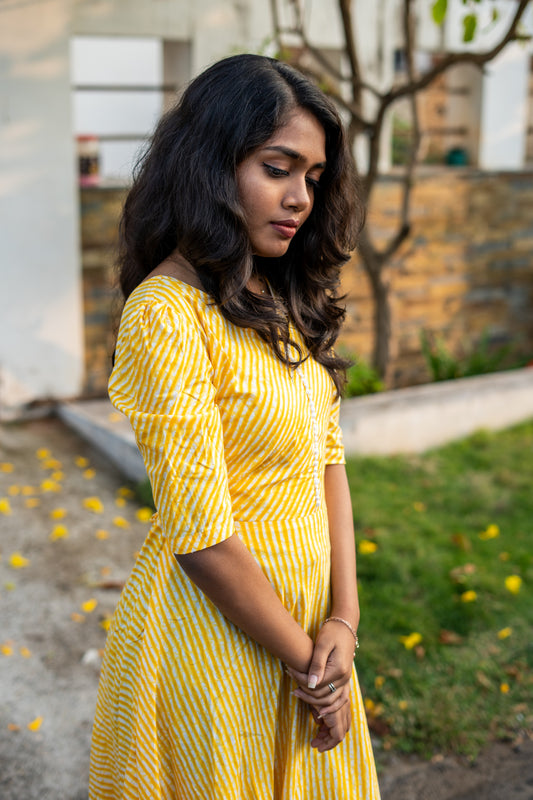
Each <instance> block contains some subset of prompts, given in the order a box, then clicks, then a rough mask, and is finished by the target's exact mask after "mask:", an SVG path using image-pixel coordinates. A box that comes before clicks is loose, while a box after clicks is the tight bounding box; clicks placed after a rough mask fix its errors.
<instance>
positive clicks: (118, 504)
mask: <svg viewBox="0 0 533 800" xmlns="http://www.w3.org/2000/svg"><path fill="white" fill-rule="evenodd" d="M115 505H116V507H117V508H124V506H125V505H126V498H125V497H115Z"/></svg>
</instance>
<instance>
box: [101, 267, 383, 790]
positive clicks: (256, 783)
mask: <svg viewBox="0 0 533 800" xmlns="http://www.w3.org/2000/svg"><path fill="white" fill-rule="evenodd" d="M293 335H295V336H296V333H295V332H294V331H293ZM109 389H110V397H111V400H112V402H113V404H114V405H115V406H116V408H118V409H119V410H120V411H122V412H124V413H125V414H126V415H127V416H128V417H129V419H130V421H131V424H132V426H133V429H134V431H135V435H136V438H137V442H138V445H139V448H140V450H141V453H142V455H143V458H144V461H145V464H146V468H147V471H148V475H149V477H150V481H151V483H152V488H153V492H154V498H155V503H156V507H157V509H158V511H157V514H156V515H155V516H154V518H153V523H152V527H151V530H150V533H149V535H148V537H147V539H146V541H145V543H144V545H143V547H142V549H141V552H140V554H139V556H138V559H137V561H136V564H135V567H134V570H133V573H132V575H131V577H130V579H129V580H128V582H127V584H126V586H125V588H124V591H123V593H122V595H121V598H120V601H119V603H118V606H117V609H116V612H115V615H114V619H113V622H112V625H111V628H110V631H109V634H108V639H107V644H106V651H105V657H104V664H103V667H102V674H101V678H100V685H99V691H98V702H97V712H96V718H95V722H94V731H93V741H92V753H91V777H90V798H91V800H108V799H111V798H113V799H114V800H115V799H116V800H118V798H120V799H121V800H123V799H125V798H128V799H129V798H143V800H171V798H172V800H378V798H379V789H378V785H377V779H376V773H375V768H374V760H373V756H372V749H371V744H370V740H369V735H368V729H367V724H366V719H365V714H364V709H363V705H362V701H361V696H360V692H359V687H358V684H357V678H356V675H355V671H354V679H353V681H352V685H353V690H352V695H353V696H352V709H353V721H352V727H351V729H350V731H349V733H348V734H347V736H346V738H345V739H344V741H343V742H342V743H341V744H340V745H338V746H337V747H336V748H334V749H333V750H330V751H328V752H326V753H317V752H316V750H314V749H313V748H311V746H310V741H311V739H312V738H313V736H314V735H315V732H316V727H315V724H314V722H313V720H312V717H311V715H310V713H309V709H308V706H305V705H304V704H303V703H302V702H301V701H300V700H298V699H297V698H295V697H294V696H293V695H292V694H291V692H292V690H293V689H294V688H295V686H294V684H293V683H291V680H290V678H289V676H288V675H287V674H286V673H285V672H284V670H283V666H282V664H281V663H280V662H279V661H278V660H277V659H276V658H274V657H273V656H271V655H270V653H269V652H267V651H266V650H265V649H264V648H263V647H261V646H260V645H258V644H256V643H255V642H254V641H253V640H251V639H250V638H249V637H247V636H246V635H245V634H244V633H242V632H241V631H240V630H239V629H238V628H237V627H236V626H234V625H233V624H232V623H231V622H228V620H227V619H225V617H223V616H222V614H221V613H220V612H219V611H218V609H217V608H216V607H215V606H214V605H213V604H212V603H211V602H210V601H209V600H208V599H207V597H206V596H205V595H204V594H203V593H202V592H201V591H200V590H199V589H198V588H197V587H196V586H195V584H194V583H193V582H192V581H191V580H189V578H188V577H187V576H186V574H185V573H184V572H183V571H182V569H181V568H180V566H179V564H178V562H177V560H176V558H175V556H174V554H175V553H178V554H180V553H189V552H192V551H195V550H199V549H202V548H205V547H209V546H211V545H214V544H216V543H217V542H221V541H223V540H225V539H227V538H228V537H230V536H232V535H233V534H237V535H238V536H239V537H241V539H242V540H243V541H244V542H245V544H246V545H247V546H248V548H249V549H250V551H251V553H252V554H253V555H254V557H255V558H256V559H257V561H258V562H259V564H260V565H261V567H262V569H263V570H264V572H265V573H266V575H267V577H268V579H269V580H270V582H271V583H272V585H273V587H274V588H275V590H276V592H277V594H278V595H279V597H280V599H281V601H282V603H283V604H284V605H285V607H286V608H287V609H288V610H289V611H290V613H291V614H292V615H293V616H294V617H295V619H296V620H297V621H298V622H299V624H300V625H301V626H302V627H303V628H304V629H305V630H306V631H307V632H308V633H309V635H310V636H311V637H313V638H315V637H316V634H317V631H318V629H319V626H320V624H321V622H322V621H323V620H324V619H325V617H326V616H327V613H328V595H329V568H330V558H329V536H328V526H327V517H326V509H325V504H324V487H323V473H324V467H325V465H326V464H333V463H342V462H343V450H342V442H341V437H340V430H339V426H338V409H339V404H338V402H336V401H335V400H334V389H333V383H332V381H331V379H330V377H329V375H328V373H327V372H326V370H325V369H324V368H323V367H322V366H321V365H319V364H318V363H317V362H316V361H314V360H313V359H311V358H309V359H307V360H306V361H305V362H304V363H303V364H302V365H301V366H300V367H299V368H298V370H297V371H296V372H295V371H294V370H290V369H288V368H287V367H286V366H285V365H284V364H283V363H282V362H281V361H279V359H277V358H276V356H275V355H274V354H273V352H272V350H271V349H270V347H269V346H268V345H267V344H266V343H264V342H263V341H262V340H261V339H260V338H259V337H258V336H257V334H256V333H255V332H254V331H252V330H250V329H244V328H239V327H237V326H235V325H233V324H232V323H230V322H228V321H227V320H225V319H224V317H223V316H222V315H221V313H220V312H219V310H218V309H217V307H216V306H215V305H213V304H212V303H211V301H210V299H209V297H208V295H207V294H206V293H204V292H203V291H201V290H199V289H196V288H194V287H192V286H189V285H187V284H185V283H182V282H181V281H178V280H177V279H175V278H171V277H167V276H155V277H152V278H149V279H148V280H146V281H145V282H144V283H142V284H141V285H140V286H139V287H138V288H137V289H136V290H135V291H134V292H133V293H132V295H131V296H130V298H129V299H128V301H127V303H126V306H125V309H124V312H123V315H122V320H121V325H120V331H119V337H118V343H117V353H116V364H115V368H114V370H113V373H112V375H111V379H110V384H109Z"/></svg>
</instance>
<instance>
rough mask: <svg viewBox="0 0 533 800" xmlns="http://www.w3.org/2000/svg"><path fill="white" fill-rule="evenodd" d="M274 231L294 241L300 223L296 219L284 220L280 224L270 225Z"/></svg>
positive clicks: (273, 223)
mask: <svg viewBox="0 0 533 800" xmlns="http://www.w3.org/2000/svg"><path fill="white" fill-rule="evenodd" d="M270 224H271V225H272V227H273V228H274V230H276V231H277V232H278V233H280V234H281V235H282V236H284V237H285V238H286V239H292V237H293V236H294V234H295V233H296V231H297V230H298V225H299V223H298V222H297V221H296V220H294V219H282V220H280V221H279V222H271V223H270Z"/></svg>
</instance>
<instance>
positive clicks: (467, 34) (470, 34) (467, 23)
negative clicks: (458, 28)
mask: <svg viewBox="0 0 533 800" xmlns="http://www.w3.org/2000/svg"><path fill="white" fill-rule="evenodd" d="M476 27H477V16H476V15H475V14H467V15H466V17H464V18H463V42H471V41H472V39H473V38H474V36H475V34H476Z"/></svg>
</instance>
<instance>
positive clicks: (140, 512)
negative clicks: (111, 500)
mask: <svg viewBox="0 0 533 800" xmlns="http://www.w3.org/2000/svg"><path fill="white" fill-rule="evenodd" d="M153 513H154V512H153V511H152V509H151V508H148V506H144V507H143V508H139V509H137V511H136V512H135V516H136V517H137V519H138V520H139V521H140V522H149V521H150V520H151V519H152V516H153ZM376 547H377V545H376Z"/></svg>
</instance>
